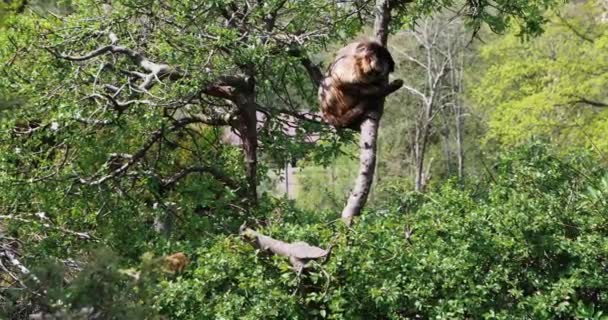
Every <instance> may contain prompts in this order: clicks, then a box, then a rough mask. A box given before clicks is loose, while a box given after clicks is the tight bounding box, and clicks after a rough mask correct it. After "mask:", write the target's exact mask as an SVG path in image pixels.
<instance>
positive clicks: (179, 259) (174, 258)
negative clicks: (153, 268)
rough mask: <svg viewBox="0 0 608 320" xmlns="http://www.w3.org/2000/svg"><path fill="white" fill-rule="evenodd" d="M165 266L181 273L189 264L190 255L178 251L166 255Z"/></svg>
mask: <svg viewBox="0 0 608 320" xmlns="http://www.w3.org/2000/svg"><path fill="white" fill-rule="evenodd" d="M164 262H165V267H166V268H167V269H168V270H170V271H172V272H177V273H181V272H183V271H184V268H186V265H188V263H189V261H188V257H186V255H185V254H184V253H183V252H176V253H174V254H172V255H169V256H166V257H164Z"/></svg>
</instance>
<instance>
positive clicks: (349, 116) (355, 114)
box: [333, 103, 365, 128]
mask: <svg viewBox="0 0 608 320" xmlns="http://www.w3.org/2000/svg"><path fill="white" fill-rule="evenodd" d="M364 112H365V104H363V103H358V104H357V105H355V106H354V107H353V108H352V109H349V110H348V111H346V112H345V113H343V114H342V115H341V116H339V117H336V118H335V120H334V123H333V125H334V126H336V127H340V128H344V127H348V126H350V125H351V124H352V123H353V122H354V121H355V120H357V119H358V118H360V117H361V116H362V115H363V113H364Z"/></svg>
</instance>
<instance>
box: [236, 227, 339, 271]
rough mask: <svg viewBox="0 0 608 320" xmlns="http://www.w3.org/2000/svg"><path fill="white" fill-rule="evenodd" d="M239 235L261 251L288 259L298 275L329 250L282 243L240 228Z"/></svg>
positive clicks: (301, 243)
mask: <svg viewBox="0 0 608 320" xmlns="http://www.w3.org/2000/svg"><path fill="white" fill-rule="evenodd" d="M239 234H240V235H241V236H242V237H243V238H244V239H246V240H248V241H249V242H250V243H251V244H252V245H253V246H254V247H255V248H257V249H260V250H261V251H268V252H270V253H273V254H276V255H280V256H284V257H288V258H289V262H290V263H291V265H292V267H293V269H294V271H296V272H298V273H300V272H302V270H303V269H304V268H305V267H306V264H307V263H308V262H309V261H311V260H316V259H319V258H323V257H326V256H327V255H328V254H329V250H324V249H321V248H319V247H315V246H311V245H309V244H308V243H306V242H302V241H299V242H293V243H289V242H284V241H281V240H276V239H273V238H271V237H269V236H265V235H263V234H261V233H259V232H257V231H254V230H252V229H249V228H246V227H245V225H243V226H241V229H240V230H239Z"/></svg>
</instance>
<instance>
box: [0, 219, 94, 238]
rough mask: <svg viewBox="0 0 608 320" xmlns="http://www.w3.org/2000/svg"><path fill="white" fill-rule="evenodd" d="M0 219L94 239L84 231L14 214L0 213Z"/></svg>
mask: <svg viewBox="0 0 608 320" xmlns="http://www.w3.org/2000/svg"><path fill="white" fill-rule="evenodd" d="M0 220H13V221H19V222H25V223H31V224H38V225H40V226H43V227H45V228H47V229H52V230H56V231H60V232H63V233H65V234H69V235H72V236H75V237H78V238H79V239H81V240H94V239H95V238H94V237H93V236H91V235H90V234H88V233H86V232H78V231H72V230H69V229H66V228H63V227H58V226H53V225H51V224H48V223H44V222H38V221H34V220H30V219H25V218H21V217H17V216H15V215H12V214H9V215H0Z"/></svg>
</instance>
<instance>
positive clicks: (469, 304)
mask: <svg viewBox="0 0 608 320" xmlns="http://www.w3.org/2000/svg"><path fill="white" fill-rule="evenodd" d="M487 178H488V179H487V181H488V182H487V183H483V184H480V185H477V186H474V187H470V188H467V189H465V190H463V189H461V188H460V187H458V186H457V185H456V184H451V183H447V184H446V185H444V186H443V187H441V188H440V189H439V190H436V192H432V193H429V194H428V195H425V196H420V195H410V196H406V197H404V198H403V199H402V201H401V203H402V204H403V205H400V204H399V203H400V201H394V204H393V205H392V206H391V207H390V208H388V210H384V211H383V210H378V211H376V212H367V213H366V214H365V215H364V216H363V217H362V218H361V219H360V220H359V221H357V222H356V224H355V227H354V230H352V231H351V232H350V233H348V235H345V234H344V233H343V231H344V230H334V229H339V228H340V227H339V225H338V224H335V225H332V224H329V225H328V224H312V225H306V226H298V225H297V224H295V223H293V222H294V221H290V219H289V217H287V218H285V221H283V222H282V225H280V226H279V225H278V224H275V225H273V226H271V227H269V228H268V229H267V230H264V232H266V233H269V234H271V235H273V236H276V237H278V238H281V239H287V240H295V239H300V240H306V241H309V242H311V243H315V244H320V245H321V246H324V247H327V246H328V244H329V243H334V244H335V247H334V248H333V252H332V256H331V258H330V260H329V262H328V263H327V264H325V265H323V266H315V267H313V268H312V270H311V272H310V273H309V274H308V275H306V276H303V277H302V278H301V279H298V278H297V277H296V275H295V274H294V273H293V272H291V271H289V270H288V269H287V263H286V262H285V260H284V259H281V258H277V257H260V256H258V255H256V253H255V252H254V250H253V249H251V248H250V247H249V246H247V245H245V244H243V243H242V242H241V241H240V240H239V239H237V238H231V237H229V238H218V240H217V242H216V244H215V245H214V246H211V247H207V248H201V249H200V255H199V258H198V261H196V263H195V267H194V268H193V271H192V272H191V274H190V275H189V276H188V277H186V278H182V279H180V280H179V281H176V282H171V283H167V284H166V287H165V289H164V290H163V291H162V293H160V295H159V300H158V301H157V303H158V306H159V308H160V310H163V311H164V312H166V313H169V314H171V315H172V316H171V318H173V319H202V318H222V319H223V318H225V319H230V318H236V317H240V318H244V319H269V318H291V319H296V318H298V319H308V318H311V317H313V318H314V317H319V318H329V319H387V318H388V319H406V318H423V319H430V318H475V319H478V318H488V319H512V318H518V319H521V318H527V319H566V318H568V319H572V318H600V316H601V315H602V311H601V310H607V308H608V303H607V302H606V301H608V288H607V287H608V276H607V274H606V268H607V267H608V237H607V236H608V220H607V215H606V213H607V212H606V200H605V199H606V194H607V192H608V172H607V171H606V170H604V169H603V168H599V167H597V166H595V165H594V163H593V161H591V160H590V159H589V158H587V157H585V156H572V157H570V158H567V159H564V158H558V157H556V156H553V155H552V154H551V152H550V151H548V150H546V149H545V148H544V147H542V146H538V145H533V146H531V147H527V148H523V149H519V150H517V151H515V152H512V153H510V154H507V155H505V156H503V157H501V158H500V159H499V160H498V161H497V163H496V166H495V173H494V174H493V176H492V177H487ZM413 202H416V203H414V204H413ZM407 208H409V210H411V211H408V209H407ZM330 226H336V227H334V228H332V227H330ZM410 234H411V236H410Z"/></svg>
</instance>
